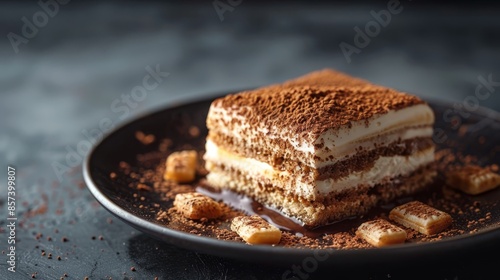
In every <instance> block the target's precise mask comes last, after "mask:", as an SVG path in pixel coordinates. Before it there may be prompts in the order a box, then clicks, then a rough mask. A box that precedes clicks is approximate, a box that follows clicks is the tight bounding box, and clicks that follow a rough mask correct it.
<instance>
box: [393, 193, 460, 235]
mask: <svg viewBox="0 0 500 280" xmlns="http://www.w3.org/2000/svg"><path fill="white" fill-rule="evenodd" d="M389 219H391V220H393V221H395V222H397V223H398V224H401V225H403V226H405V227H409V228H412V229H414V230H416V231H418V232H420V233H423V234H427V235H431V234H436V233H439V232H441V231H443V230H444V229H446V228H447V227H449V226H450V225H451V222H452V218H451V216H450V215H449V214H448V213H446V212H443V211H440V210H437V209H435V208H433V207H431V206H429V205H427V204H425V203H422V202H420V201H411V202H408V203H406V204H403V205H399V206H396V207H394V208H393V209H392V210H391V212H389Z"/></svg>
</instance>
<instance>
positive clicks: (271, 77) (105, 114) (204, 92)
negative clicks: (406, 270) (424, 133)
mask: <svg viewBox="0 0 500 280" xmlns="http://www.w3.org/2000/svg"><path fill="white" fill-rule="evenodd" d="M66 2H67V3H66ZM63 3H65V4H63ZM398 3H399V4H398ZM492 3H493V1H474V2H473V3H472V1H471V2H470V3H462V2H451V1H450V2H446V1H416V0H414V1H410V0H405V1H395V0H388V1H377V2H375V1H365V2H355V3H352V1H349V4H348V3H347V1H328V2H326V1H325V2H323V1H250V0H215V1H214V0H210V1H77V0H73V1H67V0H66V1H63V0H58V1H56V0H42V1H3V2H0V31H1V32H0V33H1V35H2V37H1V39H0V114H1V117H0V159H1V160H2V164H3V165H2V170H6V169H7V168H6V167H7V165H11V166H14V167H16V168H17V170H18V178H17V180H18V183H19V188H18V190H17V193H16V195H17V197H18V199H19V204H18V207H19V208H18V211H19V212H18V214H19V215H21V214H23V213H24V214H26V213H28V214H29V213H30V212H29V211H30V210H32V209H38V208H37V207H42V206H43V205H44V204H43V203H47V202H52V203H49V206H48V210H47V212H46V213H47V215H44V216H39V217H31V218H30V223H40V224H41V225H42V226H40V228H36V229H31V226H30V224H28V226H25V227H21V228H19V229H18V230H19V231H18V237H19V238H20V239H21V240H22V241H24V243H21V245H19V250H18V252H19V254H20V255H19V258H20V269H23V270H24V272H23V273H24V274H19V275H24V276H26V275H30V274H31V273H33V272H34V271H39V272H40V274H39V276H40V277H39V278H43V279H45V278H44V276H45V275H50V277H48V278H47V279H56V278H57V279H58V277H60V276H61V275H62V274H63V272H65V271H73V274H74V275H76V276H78V278H79V279H83V276H85V275H89V274H92V273H94V274H95V275H98V274H99V275H100V276H102V277H104V276H105V275H112V276H113V279H115V278H116V279H118V278H119V277H122V271H128V270H129V267H130V265H133V264H134V262H135V265H137V263H139V261H138V260H137V259H140V257H136V258H134V256H133V255H128V254H127V252H126V251H125V250H126V249H125V248H135V247H134V242H133V240H134V239H133V238H132V239H130V240H129V237H130V236H139V233H138V232H137V231H135V230H132V229H131V228H130V227H128V226H126V225H124V224H122V223H120V222H119V221H115V222H114V224H113V226H109V225H108V224H106V222H105V221H106V219H109V218H111V214H109V213H108V212H107V211H105V210H104V209H103V208H101V207H98V204H97V203H96V202H95V201H94V199H93V198H92V197H91V196H90V194H89V193H88V192H86V190H85V189H84V187H83V186H84V185H83V182H82V176H81V164H82V162H83V159H84V157H85V156H86V155H87V153H88V148H89V147H88V145H87V144H88V143H89V141H90V140H92V139H94V140H95V139H97V138H99V137H102V133H104V132H108V131H109V127H117V126H119V125H120V124H123V123H125V122H128V121H130V120H133V119H134V118H136V117H138V116H139V115H142V114H146V113H148V112H150V111H153V110H159V109H161V108H165V107H168V106H173V105H175V104H179V103H183V102H189V101H190V100H193V99H199V98H207V97H213V96H215V95H217V94H220V93H222V92H228V91H234V90H239V89H246V88H252V87H257V86H261V85H266V84H270V83H276V82H282V81H284V80H286V79H290V78H293V77H296V76H299V75H303V74H305V73H307V72H310V71H314V70H318V69H322V68H327V67H328V68H334V69H337V70H340V71H343V72H346V73H348V74H351V75H354V76H358V77H361V78H364V79H367V80H370V81H372V82H374V83H378V84H381V85H385V86H389V87H394V88H397V89H400V90H403V91H407V92H410V93H413V94H416V95H419V96H421V97H423V98H425V99H428V100H443V101H445V102H449V104H450V108H452V109H457V110H458V111H456V112H453V114H454V115H459V114H460V111H459V110H477V108H476V107H477V106H484V107H488V108H490V109H493V110H495V111H500V36H499V34H500V19H499V18H500V17H499V16H498V15H499V14H500V8H499V7H500V6H499V5H498V4H492ZM361 33H362V34H361ZM363 38H364V40H363ZM341 46H344V51H343V50H342V48H341ZM346 46H347V47H346ZM346 50H347V51H350V52H351V53H350V54H348V55H346V54H345V52H346ZM148 77H149V78H148ZM497 116H498V115H497ZM438 117H441V116H438ZM159 125H161V124H159ZM96 131H97V133H96ZM89 135H90V136H89ZM70 155H71V156H72V158H70V159H71V160H70V161H68V157H71V156H70ZM5 177H6V172H0V179H1V180H0V186H1V187H2V190H5V189H6V188H5V187H6V186H5V182H6V179H5ZM58 186H59V187H58ZM76 186H80V188H77V187H76ZM41 194H42V198H44V196H43V194H46V196H45V200H41V199H40V195H41ZM5 195H6V193H5V191H2V192H0V214H1V215H2V216H4V215H3V213H4V211H5V209H6V206H5V204H4V203H5V201H6V197H5ZM68 199H69V202H67V203H66V204H64V206H61V205H62V204H61V203H60V201H64V200H68ZM56 202H57V203H56ZM57 207H61V208H63V209H64V215H60V212H58V211H59V210H60V208H57ZM85 214H88V215H85ZM84 217H85V219H84ZM75 220H76V221H78V220H80V221H83V222H80V224H78V223H77V224H76V226H77V227H76V228H75V227H68V226H67V225H66V226H64V225H63V224H67V223H65V222H64V221H75ZM103 221H104V222H103ZM4 223H5V220H2V221H0V226H3V224H4ZM55 225H58V226H59V229H60V231H61V232H64V234H67V235H68V236H69V237H70V240H72V241H74V240H76V241H77V242H75V243H68V244H66V245H65V246H66V247H62V246H63V245H61V244H59V245H52V243H50V244H49V243H47V242H46V243H45V245H44V246H52V247H50V248H51V249H54V250H55V249H57V248H66V249H64V250H66V251H64V250H63V251H62V252H67V251H69V252H72V253H74V254H75V255H76V254H77V253H79V254H80V256H82V258H81V259H78V258H77V259H76V260H75V259H74V258H72V259H70V260H73V261H67V262H61V263H59V264H57V263H54V262H52V263H49V262H48V261H46V260H42V259H41V258H40V257H39V256H40V252H39V249H38V247H35V245H36V246H38V245H37V244H40V243H37V242H38V241H35V239H34V238H33V236H34V234H35V233H36V231H35V230H38V231H40V232H44V233H45V234H46V235H47V234H49V235H54V233H53V231H52V228H53V227H54V226H55ZM41 228H45V229H41ZM4 233H5V232H4V231H2V228H1V227H0V236H3V235H2V234H4ZM99 234H104V235H105V236H106V238H107V236H110V237H111V236H112V237H113V242H114V243H113V242H110V243H102V244H103V245H101V246H104V247H102V248H105V249H106V250H107V251H106V252H110V253H106V254H105V255H103V256H104V257H102V258H101V254H100V253H99V252H101V251H100V250H86V248H87V247H88V246H95V245H88V244H85V243H81V242H91V241H89V240H90V236H92V235H94V236H96V235H99ZM106 234H107V235H106ZM2 238H3V237H2ZM5 238H6V237H5ZM141 238H143V239H144V240H143V239H140V240H141V242H140V243H141V244H142V243H144V244H149V245H144V246H146V247H147V249H146V251H147V250H150V249H151V248H150V247H151V246H152V245H151V246H150V243H145V242H151V241H150V239H148V238H146V237H141ZM131 240H132V241H131ZM136 243H137V242H136ZM47 244H49V245H47ZM54 244H56V243H54ZM75 244H78V245H79V246H80V247H75ZM82 244H83V245H82ZM91 244H95V243H91ZM122 244H123V245H122ZM126 244H127V246H128V247H126V246H125V245H126ZM153 245H154V244H153ZM54 246H55V247H54ZM57 246H61V247H57ZM148 246H149V247H148ZM154 246H157V245H154ZM35 248H36V249H35ZM44 248H49V247H44ZM75 248H76V249H75ZM97 248H100V247H97ZM94 249H95V248H94ZM156 249H158V248H156ZM61 250H62V249H61ZM129 250H130V249H129ZM163 250H164V251H166V252H167V253H166V254H167V255H172V254H173V253H172V252H173V251H174V250H175V249H173V248H170V247H168V249H165V248H164V249H163ZM143 251H144V250H143V249H141V250H139V252H140V254H138V255H139V256H141V257H142V254H143ZM115 252H116V254H115ZM120 252H121V255H118V253H120ZM89 254H90V255H89ZM103 254H104V253H103ZM83 256H87V257H83ZM173 256H179V257H175V258H176V259H177V258H178V259H179V262H186V263H191V262H193V265H195V266H196V265H197V266H199V267H202V268H203V269H204V270H208V271H209V272H214V273H216V274H217V273H219V270H220V271H222V270H223V269H224V268H235V267H236V268H237V269H236V270H234V271H233V270H231V273H232V274H234V275H240V276H241V274H242V273H247V274H253V275H256V274H255V273H257V272H258V271H262V269H260V270H259V269H257V270H255V269H254V268H252V267H249V266H247V265H241V266H235V265H234V264H231V263H230V264H226V265H227V266H224V265H223V266H221V267H222V268H220V269H219V268H218V267H219V266H217V265H206V262H207V259H206V258H204V257H200V256H199V255H197V256H198V258H194V261H193V259H192V258H191V256H192V255H189V254H188V253H187V252H185V251H179V253H178V255H175V254H174V255H173ZM180 256H187V257H180ZM35 258H36V260H37V261H36V262H35V263H34V264H33V260H34V259H35ZM151 258H152V259H153V260H156V259H158V257H157V256H156V255H154V254H153V256H152V257H151ZM183 258H184V259H183ZM104 260H105V261H104ZM150 262H151V261H150V259H147V261H144V264H145V265H144V267H148V266H152V265H150ZM158 262H159V263H158V264H156V266H155V269H158V270H159V271H164V270H165V269H167V270H169V269H170V270H172V269H174V270H175V269H176V266H175V264H174V265H173V267H172V265H171V266H168V265H167V266H166V265H165V264H164V263H161V262H160V260H159V259H158ZM208 263H210V262H208ZM212 263H216V264H219V260H216V261H213V262H212ZM38 264H40V265H39V266H38ZM42 267H43V269H42ZM240 268H241V269H240ZM113 269H114V270H113ZM242 269H243V270H242ZM4 271H5V270H2V272H0V276H2V273H4ZM153 271H154V270H153ZM183 271H184V270H182V271H181V270H178V271H177V273H179V274H182V273H183ZM241 271H243V272H241ZM255 271H257V272H255ZM188 272H189V271H187V272H186V274H187V273H188ZM226 272H227V270H226ZM44 273H45V274H44ZM144 273H145V272H144ZM154 273H156V272H154ZM169 273H170V272H169ZM259 273H260V272H259ZM281 273H282V271H279V270H278V271H277V273H276V274H275V275H281ZM143 275H144V274H143ZM148 275H149V276H151V277H150V278H151V279H152V278H153V277H152V276H153V275H154V274H153V272H151V274H148ZM217 275H218V274H217ZM261 275H271V274H269V272H268V271H263V272H261ZM11 276H12V275H9V277H11ZM2 277H3V276H2ZM172 277H173V278H175V277H177V276H172ZM0 278H1V277H0ZM150 278H148V279H150ZM2 279H3V278H2ZM8 279H14V278H8ZM23 279H25V278H23ZM176 279H180V278H176ZM187 279H192V278H189V277H188V278H187ZM207 279H208V278H207ZM214 279H215V278H214ZM262 279H264V278H262ZM370 279H373V278H370ZM450 279H452V278H450ZM453 279H455V278H453ZM457 279H458V278H457Z"/></svg>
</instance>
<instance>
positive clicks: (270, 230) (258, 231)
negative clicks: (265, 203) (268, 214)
mask: <svg viewBox="0 0 500 280" xmlns="http://www.w3.org/2000/svg"><path fill="white" fill-rule="evenodd" d="M231 230H233V231H235V232H236V233H238V235H239V236H240V237H241V238H243V240H245V241H246V242H247V243H249V244H277V243H279V242H280V239H281V231H280V230H279V229H278V228H277V227H275V226H273V225H271V224H269V223H268V222H266V220H264V219H263V218H261V217H259V216H257V215H252V216H238V217H235V218H233V221H232V222H231Z"/></svg>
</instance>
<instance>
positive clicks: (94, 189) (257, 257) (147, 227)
mask: <svg viewBox="0 0 500 280" xmlns="http://www.w3.org/2000/svg"><path fill="white" fill-rule="evenodd" d="M244 90H247V89H244ZM239 91H242V90H241V89H238V90H225V91H220V92H218V93H217V92H214V93H211V94H206V95H203V96H202V97H197V98H187V99H185V100H181V101H178V100H177V101H175V102H174V103H173V104H166V105H164V106H161V107H160V108H156V109H154V110H152V111H149V112H145V113H143V114H138V115H136V116H135V117H133V118H131V119H129V120H128V121H127V122H124V123H123V124H121V125H119V126H117V127H115V128H114V129H112V130H111V131H109V132H108V133H106V134H105V135H103V137H102V138H101V139H100V140H99V141H97V142H96V143H95V144H94V145H93V146H92V148H91V150H90V151H89V153H88V154H87V155H86V156H85V159H84V162H83V165H82V172H83V178H84V182H85V184H86V186H87V189H88V190H89V191H90V193H91V194H92V195H93V196H94V198H95V199H96V200H97V201H98V202H99V203H100V204H101V206H103V207H104V208H105V209H106V210H107V211H108V212H110V213H111V214H113V215H115V216H116V217H118V218H120V219H121V220H122V221H124V222H126V223H127V224H128V225H129V226H131V227H133V228H135V229H137V230H139V231H141V232H143V233H146V234H148V235H149V236H152V237H154V238H156V239H159V240H161V241H164V242H167V243H170V244H171V245H175V246H178V247H181V248H184V249H187V250H195V251H198V252H201V253H206V254H210V255H216V256H220V257H227V258H232V259H239V260H247V261H248V260H251V261H269V260H270V259H269V258H271V259H272V260H273V261H277V263H276V264H285V265H286V264H293V263H294V262H293V261H292V260H295V261H296V262H300V261H301V260H302V261H303V260H304V259H305V258H307V257H310V256H311V255H314V254H317V252H318V251H319V252H327V253H328V254H329V257H328V258H327V259H326V260H325V261H324V262H323V263H332V261H335V263H338V264H350V263H351V262H350V261H346V260H347V259H349V258H347V257H353V258H355V259H356V260H357V261H358V259H363V258H364V257H366V258H367V259H372V258H374V257H375V256H377V260H380V261H382V262H387V261H391V260H392V259H394V258H397V259H399V260H400V261H401V260H404V256H405V255H407V254H404V253H407V252H408V251H411V252H412V256H411V258H412V259H413V258H417V257H422V256H426V257H430V256H435V257H438V256H440V255H442V252H446V251H447V250H450V247H455V248H457V250H463V249H464V248H467V249H470V248H471V247H474V246H475V245H477V244H478V243H488V242H487V241H497V240H498V239H500V227H496V228H495V227H491V228H489V229H484V230H481V231H479V232H477V233H474V234H467V235H466V236H463V235H462V236H455V237H449V238H446V239H444V240H439V241H432V242H423V243H405V244H398V245H392V246H387V247H381V248H359V249H334V248H326V249H313V248H292V247H282V246H269V245H248V244H245V243H240V242H234V241H226V240H219V239H216V238H212V237H206V236H198V235H195V234H191V233H187V232H183V231H179V230H175V229H171V228H168V227H167V226H161V225H158V224H155V223H153V222H150V221H148V220H146V219H144V218H142V217H140V216H138V215H135V214H133V213H131V212H129V211H126V210H125V209H123V208H122V207H120V206H119V205H117V204H116V203H114V202H113V201H112V200H111V199H109V198H108V197H107V196H106V195H105V194H104V193H103V192H102V191H101V190H100V187H99V186H98V184H97V183H96V182H94V180H93V177H92V175H91V166H90V162H91V160H92V158H93V157H94V156H95V152H96V150H97V149H98V148H99V147H100V146H101V144H102V143H104V142H105V141H106V140H107V139H109V137H111V136H112V135H113V134H115V133H117V132H118V131H120V130H122V129H126V128H127V127H128V126H130V125H132V124H133V123H137V122H140V121H142V120H144V119H146V118H148V117H151V116H153V115H156V114H161V113H164V112H165V111H168V110H173V109H176V108H181V107H185V106H190V105H193V104H195V103H202V102H209V101H210V100H213V99H215V98H217V97H221V96H224V95H226V94H230V93H236V92H239ZM420 98H422V99H423V100H424V101H426V102H428V103H430V104H435V105H437V106H447V105H449V104H452V102H450V101H445V100H440V99H438V98H428V97H420ZM474 113H476V114H479V115H483V116H484V117H492V115H493V116H495V117H496V118H494V120H495V121H497V122H500V112H498V111H495V110H493V109H490V108H486V107H482V106H479V108H478V109H477V110H475V111H474ZM478 239H484V241H482V242H481V241H478ZM457 242H458V243H459V244H457ZM190 244H191V245H190ZM192 245H195V246H196V245H200V246H199V247H196V248H194V247H193V246H192ZM457 245H459V246H457ZM218 249H224V250H218ZM241 252H246V253H248V254H235V253H241ZM381 255H383V257H382V258H381ZM263 257H266V258H264V259H262V258H263ZM432 259H434V258H432ZM329 260H330V261H329ZM429 260H431V259H429ZM375 263H376V262H375Z"/></svg>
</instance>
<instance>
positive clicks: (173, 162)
mask: <svg viewBox="0 0 500 280" xmlns="http://www.w3.org/2000/svg"><path fill="white" fill-rule="evenodd" d="M197 157H198V153H197V152H196V151H194V150H187V151H178V152H173V153H171V154H170V155H169V156H168V157H167V161H166V167H165V173H164V174H163V178H164V179H165V180H170V181H175V182H178V183H189V182H191V181H193V180H194V178H195V176H196V164H197Z"/></svg>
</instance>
